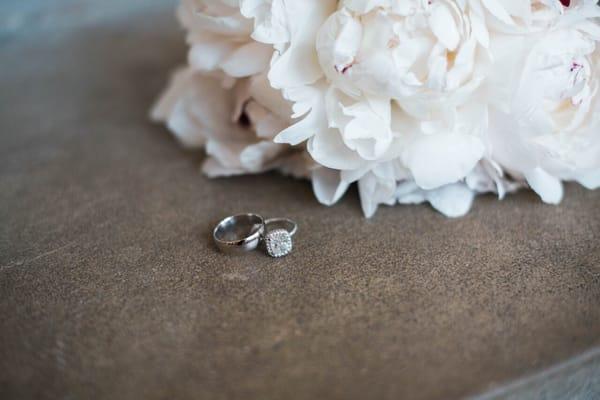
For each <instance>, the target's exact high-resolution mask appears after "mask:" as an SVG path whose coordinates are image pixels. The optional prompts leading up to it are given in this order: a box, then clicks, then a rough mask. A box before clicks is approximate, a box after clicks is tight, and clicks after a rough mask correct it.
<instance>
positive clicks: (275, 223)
mask: <svg viewBox="0 0 600 400" xmlns="http://www.w3.org/2000/svg"><path fill="white" fill-rule="evenodd" d="M275 229H284V230H286V231H288V233H289V234H290V236H294V235H295V234H296V232H298V224H297V223H296V222H294V221H292V220H291V219H289V218H269V219H268V220H266V221H265V234H266V233H268V232H270V231H273V230H275Z"/></svg>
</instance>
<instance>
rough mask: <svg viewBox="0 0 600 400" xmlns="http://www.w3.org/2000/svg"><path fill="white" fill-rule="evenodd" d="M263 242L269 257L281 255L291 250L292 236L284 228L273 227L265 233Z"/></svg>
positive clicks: (285, 254)
mask: <svg viewBox="0 0 600 400" xmlns="http://www.w3.org/2000/svg"><path fill="white" fill-rule="evenodd" d="M265 244H266V246H267V253H269V255H270V256H271V257H276V258H278V257H283V256H287V255H288V254H290V253H291V252H292V236H291V235H290V233H289V232H288V231H286V230H285V229H275V230H273V231H271V232H269V233H267V235H266V236H265Z"/></svg>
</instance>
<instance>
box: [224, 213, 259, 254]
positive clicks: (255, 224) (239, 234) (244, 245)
mask: <svg viewBox="0 0 600 400" xmlns="http://www.w3.org/2000/svg"><path fill="white" fill-rule="evenodd" d="M264 233H265V221H264V219H263V217H261V216H260V215H258V214H239V215H234V216H231V217H227V218H225V219H224V220H223V221H221V222H219V224H217V226H216V227H215V229H214V231H213V239H214V240H215V243H216V245H217V247H218V248H219V249H220V250H221V251H222V252H224V253H227V254H242V253H245V252H248V251H251V250H255V249H256V248H257V247H258V245H259V244H260V241H261V239H262V237H263V235H264Z"/></svg>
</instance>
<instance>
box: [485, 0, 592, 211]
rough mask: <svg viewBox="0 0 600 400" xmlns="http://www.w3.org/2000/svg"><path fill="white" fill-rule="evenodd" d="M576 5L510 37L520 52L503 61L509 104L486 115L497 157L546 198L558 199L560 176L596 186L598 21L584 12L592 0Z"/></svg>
mask: <svg viewBox="0 0 600 400" xmlns="http://www.w3.org/2000/svg"><path fill="white" fill-rule="evenodd" d="M586 6H587V7H586ZM580 7H581V11H582V12H584V14H578V18H574V19H569V18H564V20H563V21H561V23H560V24H558V25H557V26H556V27H554V29H551V30H549V31H545V32H543V34H540V35H530V36H528V37H527V38H520V43H514V40H509V43H511V46H510V47H511V48H513V49H515V48H519V52H518V54H519V56H518V57H513V58H511V59H510V60H509V61H510V62H511V63H512V64H509V63H506V64H504V65H503V71H502V73H504V74H505V76H506V78H505V79H506V81H507V82H506V83H505V85H506V86H507V87H508V88H509V89H510V90H509V91H508V92H504V93H505V94H507V96H506V99H505V100H506V103H507V107H506V108H504V109H499V110H495V111H494V112H493V114H492V115H491V120H490V128H489V132H488V135H489V137H490V146H491V149H492V156H493V157H494V159H495V160H496V161H497V162H498V163H500V165H501V166H502V167H503V168H504V169H505V170H507V171H510V173H511V174H512V175H513V176H515V177H519V178H522V179H524V180H526V181H527V183H528V184H529V185H530V186H531V187H532V188H533V189H534V190H535V191H536V192H537V193H538V194H539V195H540V197H541V198H542V200H544V201H545V202H547V203H554V204H555V203H559V202H560V201H561V199H562V197H563V189H562V184H561V181H577V182H580V183H581V184H583V185H584V186H586V187H588V188H592V189H593V188H597V187H598V186H600V94H599V93H598V91H599V90H600V48H598V41H599V40H600V29H599V27H598V24H597V22H595V21H592V20H581V17H584V16H586V15H587V16H590V17H592V16H598V15H600V13H599V12H598V11H599V7H597V6H596V5H595V4H594V2H587V4H586V3H585V2H583V3H582V4H581V5H580ZM586 10H587V11H586ZM585 12H587V14H585ZM497 73H500V71H497ZM497 97H499V98H502V94H499V95H498V96H497Z"/></svg>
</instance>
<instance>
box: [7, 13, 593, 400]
mask: <svg viewBox="0 0 600 400" xmlns="http://www.w3.org/2000/svg"><path fill="white" fill-rule="evenodd" d="M169 10H170V7H166V6H164V5H163V6H160V7H149V8H147V9H140V10H139V11H137V12H135V13H124V14H117V15H116V16H114V17H111V18H105V19H102V20H98V21H96V20H94V21H92V22H89V23H86V24H84V25H82V26H81V27H79V28H62V29H58V30H56V31H48V30H41V29H40V30H38V31H33V32H26V33H23V34H18V35H17V34H11V33H6V32H5V33H3V34H2V35H1V36H0V60H2V61H1V65H2V66H1V68H0V82H1V84H0V88H1V89H0V151H1V157H0V227H1V229H0V318H1V321H0V398H2V399H27V398H65V399H67V398H69V399H92V398H94V399H96V398H98V399H125V398H140V399H141V398H143V399H231V398H239V399H271V398H272V399H365V398H386V399H398V398H407V399H452V398H459V397H463V396H466V395H473V394H477V393H481V392H484V391H486V390H488V389H491V388H494V387H497V386H498V385H501V384H503V383H507V382H510V381H512V380H514V379H517V378H520V377H522V376H525V375H527V374H530V373H532V372H535V371H538V370H541V369H543V368H546V367H549V366H551V365H554V364H556V363H558V362H561V361H564V360H566V359H568V358H570V357H572V356H575V355H577V354H580V353H582V352H584V351H586V350H588V349H591V348H593V347H594V346H596V345H599V344H600V245H599V243H600V192H590V191H585V190H583V189H581V188H580V187H578V186H568V188H567V196H566V200H565V201H564V203H563V204H562V205H561V206H558V207H552V206H546V205H543V204H542V203H541V202H540V201H539V200H538V199H537V198H536V196H534V195H533V194H531V193H527V192H523V193H520V194H518V195H516V196H513V197H510V198H508V199H507V200H505V201H502V202H498V201H497V200H495V199H494V198H492V197H482V198H479V199H478V200H477V201H476V204H475V206H474V209H473V211H472V213H471V214H469V215H468V216H467V217H465V218H463V219H459V220H449V219H445V218H444V217H442V216H441V215H439V214H437V213H435V212H434V211H432V210H431V209H430V208H429V207H427V206H415V207H395V208H383V209H381V210H380V211H379V213H378V214H377V215H376V217H375V218H373V219H372V220H365V219H364V218H363V216H362V214H361V211H360V207H359V204H358V200H357V198H356V197H357V195H356V192H351V193H350V194H349V195H348V196H347V197H346V198H345V200H344V201H343V202H341V203H340V204H339V205H337V206H335V207H333V208H326V207H324V206H321V205H319V204H318V203H317V201H316V200H315V199H314V198H313V195H312V193H311V188H310V185H309V184H308V183H306V182H301V181H294V180H290V179H285V178H282V177H279V176H276V175H265V176H257V177H242V178H235V179H229V180H216V181H210V180H207V179H206V178H204V177H203V176H201V174H200V172H199V164H200V161H201V156H200V155H198V154H190V153H186V152H184V151H182V150H181V149H180V148H179V147H178V145H177V144H176V143H175V142H174V141H173V140H172V139H171V138H170V136H169V135H168V133H167V132H166V130H165V129H164V128H162V127H160V126H155V125H152V124H150V123H149V122H148V120H147V112H148V109H149V107H150V105H151V103H152V101H153V100H154V98H155V97H156V95H157V94H158V92H159V91H160V89H161V88H162V87H163V85H164V84H165V79H166V76H167V74H168V71H169V70H170V69H172V68H173V67H175V66H176V65H177V64H178V63H180V62H181V61H182V60H183V59H184V47H183V44H182V43H181V38H180V36H181V32H179V31H178V30H177V28H176V24H175V22H174V21H173V19H172V16H171V12H170V11H169ZM244 211H255V212H259V213H263V214H264V215H266V216H286V217H290V218H294V219H296V220H297V221H298V222H299V224H300V231H299V233H298V235H297V238H296V243H295V244H296V249H295V251H294V253H293V255H291V256H289V257H287V258H285V259H281V260H273V259H270V258H267V257H266V256H265V255H263V254H261V253H255V254H250V255H248V256H246V257H241V258H239V257H238V258H236V257H230V256H225V255H222V254H220V253H218V252H217V251H216V250H215V248H214V246H213V244H212V243H211V240H210V230H211V228H212V226H213V224H214V223H215V222H217V221H218V220H219V219H220V218H221V217H224V216H227V215H229V214H232V213H239V212H244Z"/></svg>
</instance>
